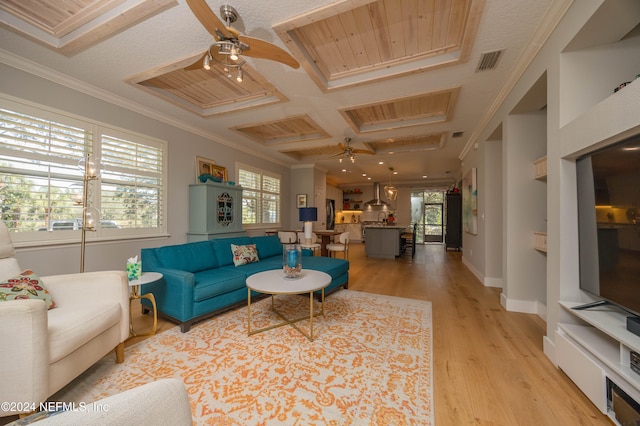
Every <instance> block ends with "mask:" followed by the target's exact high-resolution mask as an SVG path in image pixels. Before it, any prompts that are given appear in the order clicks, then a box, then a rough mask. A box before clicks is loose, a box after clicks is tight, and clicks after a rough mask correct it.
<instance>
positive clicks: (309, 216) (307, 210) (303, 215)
mask: <svg viewBox="0 0 640 426" xmlns="http://www.w3.org/2000/svg"><path fill="white" fill-rule="evenodd" d="M299 215H300V217H299V219H300V222H304V240H305V241H304V242H305V244H311V243H312V240H313V223H312V222H315V221H316V220H318V209H317V208H316V207H302V208H300V209H299Z"/></svg>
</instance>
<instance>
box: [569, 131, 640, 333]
mask: <svg viewBox="0 0 640 426" xmlns="http://www.w3.org/2000/svg"><path fill="white" fill-rule="evenodd" d="M576 169H577V185H578V188H577V189H578V237H579V249H580V256H579V258H580V289H581V290H583V291H585V292H587V293H589V294H592V295H594V296H597V297H598V300H600V301H601V303H613V304H615V305H617V306H618V307H620V308H622V309H624V310H625V311H627V312H629V313H630V314H632V316H631V317H629V318H628V319H627V328H628V329H629V330H630V331H632V332H634V333H635V331H634V328H635V326H636V325H637V327H638V329H639V330H640V135H637V136H634V137H632V138H629V139H626V140H624V141H622V142H619V143H616V144H614V145H611V146H608V147H606V148H603V149H601V150H598V151H595V152H592V153H589V154H588V155H585V156H582V157H580V158H579V159H578V160H577V161H576ZM595 303H596V304H597V303H598V302H595ZM590 306H593V304H587V305H583V306H582V307H581V308H586V307H590ZM630 322H631V325H630ZM634 323H637V324H635V325H634ZM636 334H638V333H636Z"/></svg>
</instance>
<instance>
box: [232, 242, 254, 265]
mask: <svg viewBox="0 0 640 426" xmlns="http://www.w3.org/2000/svg"><path fill="white" fill-rule="evenodd" d="M231 252H232V253H233V264H234V265H236V266H240V265H246V264H247V263H252V262H259V261H260V259H258V250H256V245H255V244H247V245H246V246H238V245H235V244H231Z"/></svg>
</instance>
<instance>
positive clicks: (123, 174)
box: [0, 99, 166, 242]
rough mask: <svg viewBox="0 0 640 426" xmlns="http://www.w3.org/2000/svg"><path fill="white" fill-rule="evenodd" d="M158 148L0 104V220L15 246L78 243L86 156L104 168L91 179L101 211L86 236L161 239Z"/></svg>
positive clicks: (2, 101) (138, 139)
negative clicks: (96, 159)
mask: <svg viewBox="0 0 640 426" xmlns="http://www.w3.org/2000/svg"><path fill="white" fill-rule="evenodd" d="M165 145H166V144H165V143H164V142H162V141H157V140H154V139H151V138H146V137H143V136H140V135H135V134H128V133H127V132H126V131H120V130H114V129H109V128H106V127H103V126H101V125H99V124H97V123H94V122H90V121H88V120H83V119H80V118H74V117H69V116H65V115H62V114H59V113H54V112H51V111H48V110H46V109H44V108H42V109H40V108H37V107H33V106H26V105H22V104H20V103H16V102H11V101H9V100H6V99H0V215H1V219H2V221H3V222H5V223H6V225H7V227H8V228H9V230H10V231H11V232H12V234H13V235H12V238H13V240H14V241H15V242H21V241H48V240H61V239H62V240H64V239H78V238H79V232H43V231H58V230H64V231H78V230H79V229H81V226H82V223H81V222H82V219H81V218H82V194H83V171H82V169H81V168H80V167H79V164H80V163H84V158H85V157H86V155H87V154H89V153H90V154H91V155H93V156H97V157H101V159H102V162H103V164H104V165H105V167H106V168H105V171H104V172H103V175H102V176H101V178H100V179H99V180H97V181H91V182H90V186H89V192H88V197H89V200H90V206H91V207H95V208H96V209H97V210H98V211H99V212H100V218H101V221H100V224H99V226H98V231H97V232H96V233H93V232H92V233H88V235H87V237H88V238H99V237H104V236H123V237H127V236H133V235H136V234H144V235H148V234H164V233H166V225H165V224H164V214H163V212H164V211H165V206H164V182H165V179H164V176H165V170H164V162H165V159H164V157H165V151H166V147H165Z"/></svg>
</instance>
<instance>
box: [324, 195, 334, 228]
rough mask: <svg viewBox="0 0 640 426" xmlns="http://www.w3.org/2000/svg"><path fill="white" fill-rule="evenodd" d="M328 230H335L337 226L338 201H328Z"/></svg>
mask: <svg viewBox="0 0 640 426" xmlns="http://www.w3.org/2000/svg"><path fill="white" fill-rule="evenodd" d="M326 223H327V229H334V228H335V226H336V201H335V200H329V199H327V222H326Z"/></svg>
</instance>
